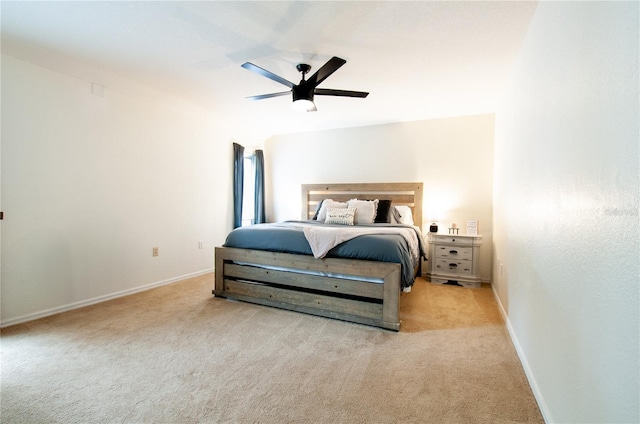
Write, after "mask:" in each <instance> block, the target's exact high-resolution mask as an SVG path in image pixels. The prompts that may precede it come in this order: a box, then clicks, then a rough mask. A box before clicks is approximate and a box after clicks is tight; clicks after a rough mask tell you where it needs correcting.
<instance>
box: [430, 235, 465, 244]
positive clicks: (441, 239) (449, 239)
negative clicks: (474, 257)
mask: <svg viewBox="0 0 640 424" xmlns="http://www.w3.org/2000/svg"><path fill="white" fill-rule="evenodd" d="M431 240H432V241H433V242H435V243H437V244H444V243H446V244H456V245H467V246H471V245H473V238H470V237H457V236H441V235H438V236H432V238H431Z"/></svg>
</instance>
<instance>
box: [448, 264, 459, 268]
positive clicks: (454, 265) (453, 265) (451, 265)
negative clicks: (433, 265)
mask: <svg viewBox="0 0 640 424" xmlns="http://www.w3.org/2000/svg"><path fill="white" fill-rule="evenodd" d="M449 266H450V267H454V268H455V267H457V266H458V264H449Z"/></svg>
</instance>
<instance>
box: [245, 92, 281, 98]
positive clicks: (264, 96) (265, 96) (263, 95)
mask: <svg viewBox="0 0 640 424" xmlns="http://www.w3.org/2000/svg"><path fill="white" fill-rule="evenodd" d="M287 94H291V91H281V92H279V93H271V94H260V95H258V96H250V97H247V99H249V100H262V99H270V98H271V97H279V96H286V95H287Z"/></svg>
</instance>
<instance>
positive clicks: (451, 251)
mask: <svg viewBox="0 0 640 424" xmlns="http://www.w3.org/2000/svg"><path fill="white" fill-rule="evenodd" d="M449 253H451V254H452V255H457V254H458V251H457V250H449Z"/></svg>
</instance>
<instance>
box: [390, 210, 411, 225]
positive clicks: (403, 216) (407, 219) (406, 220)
mask: <svg viewBox="0 0 640 424" xmlns="http://www.w3.org/2000/svg"><path fill="white" fill-rule="evenodd" d="M391 222H392V223H394V224H405V225H413V215H412V214H411V208H410V207H409V206H394V207H393V213H392V214H391Z"/></svg>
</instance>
